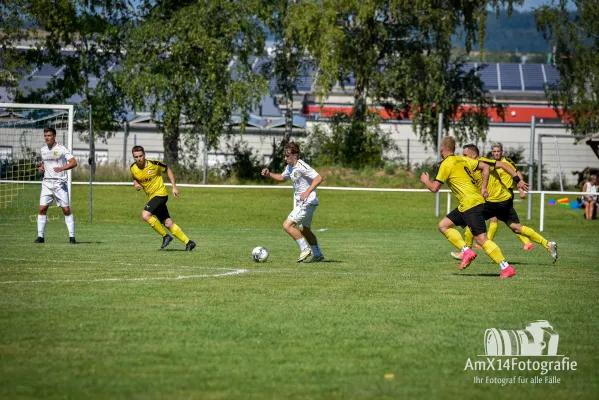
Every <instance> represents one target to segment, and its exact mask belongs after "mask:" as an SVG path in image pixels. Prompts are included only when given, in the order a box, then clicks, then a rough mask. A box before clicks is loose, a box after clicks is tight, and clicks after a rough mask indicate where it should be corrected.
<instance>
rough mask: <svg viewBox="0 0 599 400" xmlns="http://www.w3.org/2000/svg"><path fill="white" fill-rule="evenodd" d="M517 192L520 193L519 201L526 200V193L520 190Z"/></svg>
mask: <svg viewBox="0 0 599 400" xmlns="http://www.w3.org/2000/svg"><path fill="white" fill-rule="evenodd" d="M518 191H519V192H520V198H521V199H525V198H526V192H525V191H524V190H522V189H518Z"/></svg>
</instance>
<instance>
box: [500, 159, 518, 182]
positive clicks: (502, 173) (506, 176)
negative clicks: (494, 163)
mask: <svg viewBox="0 0 599 400" xmlns="http://www.w3.org/2000/svg"><path fill="white" fill-rule="evenodd" d="M501 161H503V162H504V163H507V164H509V165H510V167H512V168H513V169H514V171H518V168H517V167H516V164H514V162H513V161H512V160H510V159H509V158H505V157H503V158H502V159H501ZM497 172H498V173H499V177H500V178H501V182H503V184H504V185H505V186H506V187H507V188H508V189H511V188H512V186H513V185H514V178H512V177H511V176H510V174H508V173H507V172H505V171H504V170H502V169H499V171H497Z"/></svg>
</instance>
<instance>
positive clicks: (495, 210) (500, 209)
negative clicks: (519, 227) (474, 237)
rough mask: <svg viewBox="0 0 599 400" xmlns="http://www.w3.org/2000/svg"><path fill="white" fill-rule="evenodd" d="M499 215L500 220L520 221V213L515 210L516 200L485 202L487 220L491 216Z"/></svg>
mask: <svg viewBox="0 0 599 400" xmlns="http://www.w3.org/2000/svg"><path fill="white" fill-rule="evenodd" d="M493 217H497V219H498V220H500V221H502V222H505V223H506V224H508V223H510V222H515V223H517V224H519V223H520V218H518V213H517V212H516V210H514V200H513V199H510V200H505V201H501V202H499V203H492V202H487V203H485V220H487V219H489V218H493Z"/></svg>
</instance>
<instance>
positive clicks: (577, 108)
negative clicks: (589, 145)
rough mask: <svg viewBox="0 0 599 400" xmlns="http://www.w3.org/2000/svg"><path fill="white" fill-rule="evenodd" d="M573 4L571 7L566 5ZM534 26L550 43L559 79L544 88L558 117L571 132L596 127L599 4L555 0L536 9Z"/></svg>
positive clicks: (598, 118)
mask: <svg viewBox="0 0 599 400" xmlns="http://www.w3.org/2000/svg"><path fill="white" fill-rule="evenodd" d="M571 6H574V7H575V11H571V10H569V9H568V7H571ZM536 19H537V24H538V29H539V30H540V31H541V32H543V35H544V37H545V38H546V39H548V40H549V41H551V43H552V44H553V46H554V49H555V54H554V57H553V62H554V64H555V66H556V68H557V69H558V71H559V74H560V82H559V83H558V84H557V85H554V86H550V87H548V88H547V89H546V93H547V96H548V98H549V100H550V101H551V104H552V106H553V108H554V109H555V111H556V112H557V113H558V115H559V116H560V118H562V119H564V120H565V121H566V123H567V125H568V128H569V129H570V130H571V132H572V133H574V134H588V133H594V132H597V129H598V128H599V5H598V4H597V1H592V0H573V1H566V0H558V1H557V2H555V1H554V2H552V3H551V4H549V5H544V6H541V7H539V8H538V9H537V10H536Z"/></svg>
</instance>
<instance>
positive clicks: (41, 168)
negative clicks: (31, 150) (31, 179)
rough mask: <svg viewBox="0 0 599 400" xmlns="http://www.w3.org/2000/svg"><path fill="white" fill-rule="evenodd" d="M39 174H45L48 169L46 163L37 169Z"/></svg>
mask: <svg viewBox="0 0 599 400" xmlns="http://www.w3.org/2000/svg"><path fill="white" fill-rule="evenodd" d="M37 170H38V171H39V172H41V173H42V174H43V173H44V172H46V167H45V166H44V162H43V161H42V165H40V167H39V168H38V169H37Z"/></svg>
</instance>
